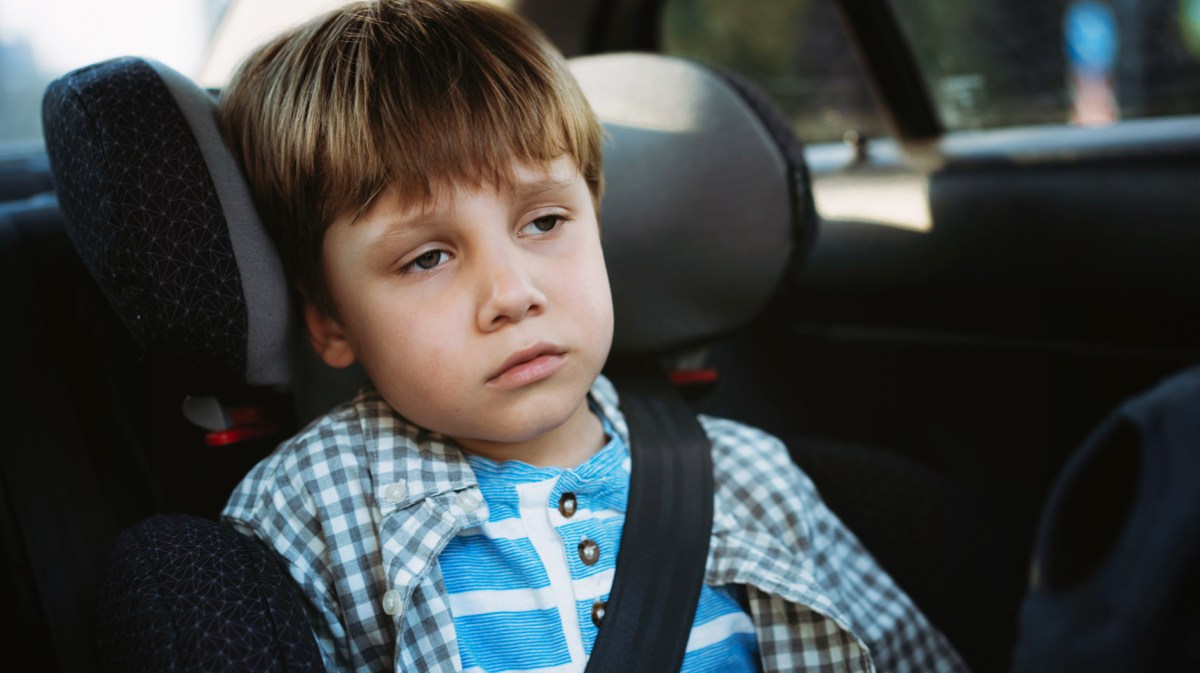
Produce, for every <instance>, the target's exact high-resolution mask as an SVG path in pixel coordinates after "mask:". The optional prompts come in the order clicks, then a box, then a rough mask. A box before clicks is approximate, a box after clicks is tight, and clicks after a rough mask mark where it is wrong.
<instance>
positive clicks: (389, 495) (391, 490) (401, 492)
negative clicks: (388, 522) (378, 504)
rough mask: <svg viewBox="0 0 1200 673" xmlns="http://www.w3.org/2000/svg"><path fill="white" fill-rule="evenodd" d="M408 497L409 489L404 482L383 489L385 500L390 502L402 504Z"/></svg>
mask: <svg viewBox="0 0 1200 673" xmlns="http://www.w3.org/2000/svg"><path fill="white" fill-rule="evenodd" d="M407 495H408V487H407V486H405V485H404V482H402V481H398V482H396V483H394V484H388V485H387V486H385V487H384V489H383V499H384V500H387V501H388V502H393V503H395V502H400V501H401V500H403V499H404V498H405V497H406V496H407Z"/></svg>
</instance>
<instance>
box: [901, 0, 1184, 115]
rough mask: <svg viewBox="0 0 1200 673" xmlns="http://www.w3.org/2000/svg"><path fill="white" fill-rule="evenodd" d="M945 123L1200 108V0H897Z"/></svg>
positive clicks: (1168, 112) (1161, 112) (1163, 112)
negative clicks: (1007, 0)
mask: <svg viewBox="0 0 1200 673" xmlns="http://www.w3.org/2000/svg"><path fill="white" fill-rule="evenodd" d="M890 2H891V7H892V9H893V10H894V12H895V14H896V17H897V19H898V21H899V23H900V27H901V29H902V30H903V31H904V33H905V35H906V36H907V37H908V41H909V43H910V45H911V46H912V50H913V54H914V56H915V57H916V60H917V62H918V64H919V66H920V68H921V70H922V71H923V74H924V77H925V81H926V83H927V85H928V88H929V92H930V95H931V97H932V98H933V100H934V103H935V104H936V106H937V109H938V110H939V112H940V114H941V118H942V122H943V123H944V124H945V126H946V127H947V128H949V129H974V128H991V127H1001V126H1015V125H1027V124H1057V123H1074V124H1083V125H1102V124H1107V123H1111V122H1114V121H1118V120H1121V119H1135V118H1145V117H1162V116H1170V115H1187V114H1195V113H1197V112H1200V0H1114V1H1112V2H1108V1H1105V0H1039V1H1037V2H962V1H961V0H890Z"/></svg>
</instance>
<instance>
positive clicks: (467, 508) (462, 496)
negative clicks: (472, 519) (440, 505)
mask: <svg viewBox="0 0 1200 673" xmlns="http://www.w3.org/2000/svg"><path fill="white" fill-rule="evenodd" d="M454 501H455V502H456V503H458V506H459V507H461V508H462V510H463V511H464V512H466V513H467V514H470V513H471V512H474V511H475V510H477V509H479V505H480V504H481V503H482V502H483V499H482V498H480V497H479V493H478V492H476V491H475V490H473V489H472V490H466V491H459V492H458V495H456V496H454Z"/></svg>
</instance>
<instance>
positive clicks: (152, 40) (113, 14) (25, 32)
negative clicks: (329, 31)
mask: <svg viewBox="0 0 1200 673" xmlns="http://www.w3.org/2000/svg"><path fill="white" fill-rule="evenodd" d="M226 1H227V0H171V1H170V2H163V1H162V0H105V1H104V2H96V1H95V0H53V1H50V2H46V1H43V0H2V1H0V145H3V146H12V145H14V144H20V145H25V144H30V145H32V144H40V143H41V137H42V122H41V109H42V95H43V94H44V93H45V91H46V85H47V84H49V83H50V82H51V81H52V80H54V79H55V78H57V77H60V76H62V75H64V74H66V73H67V72H69V71H71V70H73V69H75V68H78V67H82V66H85V65H89V64H91V63H96V62H98V61H103V60H105V59H109V58H114V57H117V56H129V55H136V56H145V57H148V58H153V59H156V60H158V61H161V62H163V63H166V64H167V65H169V66H171V67H172V68H175V69H176V70H179V71H180V72H183V73H184V74H187V75H189V76H195V74H196V73H197V72H198V69H199V67H200V65H201V62H202V60H203V58H204V55H205V50H206V48H207V46H208V40H209V36H210V34H211V32H212V29H213V27H214V26H215V25H216V22H217V20H218V18H219V17H220V15H221V11H222V8H223V7H224V5H225V3H226Z"/></svg>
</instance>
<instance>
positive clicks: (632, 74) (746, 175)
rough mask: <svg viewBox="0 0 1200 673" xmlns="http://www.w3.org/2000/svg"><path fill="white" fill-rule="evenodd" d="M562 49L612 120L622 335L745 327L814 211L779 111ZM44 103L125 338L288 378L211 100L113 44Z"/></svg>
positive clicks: (268, 284)
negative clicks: (118, 53)
mask: <svg viewBox="0 0 1200 673" xmlns="http://www.w3.org/2000/svg"><path fill="white" fill-rule="evenodd" d="M571 65H572V70H573V72H574V73H575V75H576V77H577V78H578V80H579V82H580V84H581V86H582V88H583V90H584V92H585V94H586V95H587V97H588V99H589V101H590V102H591V104H592V106H593V108H594V109H595V111H596V113H597V115H598V116H599V118H600V120H601V123H602V125H603V127H604V129H605V132H606V134H607V136H608V137H607V139H606V142H605V171H604V173H605V182H606V192H605V195H604V198H603V201H602V204H601V222H602V227H603V240H604V246H605V256H606V260H607V263H608V265H609V276H610V279H611V283H612V290H613V300H614V309H615V313H616V335H615V339H614V352H617V353H636V354H644V353H657V352H662V351H666V350H669V349H673V348H678V347H683V346H690V345H693V344H697V343H702V342H704V341H706V340H709V339H712V338H714V337H716V336H719V335H721V334H724V333H727V332H730V331H732V330H734V329H736V328H738V327H740V326H741V325H743V324H745V323H746V322H747V321H749V320H750V319H751V318H753V317H754V316H755V315H756V314H757V313H758V312H759V311H761V310H762V308H763V307H764V306H765V305H766V303H767V301H768V300H769V299H770V297H771V295H772V294H773V292H774V290H775V289H776V287H777V286H778V284H779V283H780V281H781V279H782V277H783V275H784V273H785V271H786V270H787V268H788V266H789V264H790V263H791V262H792V261H794V260H795V258H796V256H797V251H798V249H799V248H800V247H802V244H803V241H804V240H806V239H807V238H808V237H809V236H810V235H811V233H810V230H811V228H812V226H813V224H814V222H813V217H812V215H811V213H812V207H811V203H812V198H811V195H810V194H809V191H808V183H807V173H806V171H805V168H804V163H803V156H802V153H801V150H800V146H799V144H798V143H797V142H796V141H795V139H794V138H793V137H792V136H791V133H790V132H789V131H788V130H787V128H786V124H785V123H784V122H783V121H782V119H780V118H778V117H777V116H773V115H774V113H773V112H772V111H771V108H770V106H769V105H768V104H766V102H765V100H764V99H762V98H761V97H760V96H757V95H755V94H754V93H753V88H752V87H749V86H748V85H746V84H745V83H742V82H738V81H736V80H731V79H727V78H725V77H724V76H722V75H720V74H718V73H717V72H715V71H712V70H709V69H706V68H704V67H701V66H698V65H696V64H693V63H689V62H686V61H683V60H679V59H675V58H670V57H665V56H657V55H649V54H644V55H634V54H626V55H604V56H594V57H586V58H579V59H575V60H574V61H573V62H572V64H571ZM43 114H44V122H45V133H46V142H47V148H48V152H49V155H50V163H51V168H52V171H53V174H54V177H55V180H56V187H57V190H58V196H59V200H60V202H61V205H62V207H63V210H64V212H65V214H66V215H67V218H68V230H69V233H70V235H71V237H72V240H73V241H74V242H75V245H76V247H77V248H78V250H79V252H80V254H81V255H82V257H83V259H84V262H85V264H86V265H87V267H88V269H89V271H90V272H91V273H92V275H93V276H95V278H96V280H97V282H98V283H99V285H100V287H101V289H102V290H103V291H104V292H105V294H106V295H107V296H108V298H109V300H110V301H111V302H112V304H113V306H114V307H115V308H116V310H117V311H118V312H119V313H120V314H121V316H122V318H123V320H124V321H125V323H126V325H128V326H129V328H130V329H131V330H132V331H133V333H134V335H135V337H136V338H137V339H138V340H139V341H140V342H141V343H142V344H143V345H144V346H145V347H147V348H149V349H153V350H156V351H160V352H162V353H164V354H167V355H168V356H171V357H172V358H173V359H175V360H176V361H178V362H180V363H181V364H183V365H185V366H186V367H187V368H188V369H189V370H190V371H192V372H197V373H201V374H203V375H205V377H206V378H208V379H210V380H213V381H221V382H234V381H236V382H246V383H250V384H252V385H278V384H287V383H290V382H291V380H292V377H293V364H292V354H291V352H290V350H289V345H290V344H292V343H295V342H296V340H295V339H294V330H296V329H299V328H298V326H297V325H296V324H295V321H294V319H293V316H294V313H295V311H294V308H291V304H290V303H289V292H288V289H287V285H286V282H285V280H284V277H283V271H282V266H281V264H280V262H279V259H278V256H277V253H276V252H275V250H274V248H273V247H272V246H271V244H270V241H269V239H268V237H267V235H266V233H265V230H264V229H263V227H262V226H261V223H260V222H259V219H258V216H257V215H256V214H255V212H254V208H253V205H252V201H251V198H250V195H249V193H248V190H247V187H246V184H245V182H244V178H243V177H242V174H241V173H240V171H239V169H238V167H237V165H236V162H235V161H234V159H233V158H232V155H231V154H230V153H229V151H228V150H227V149H226V147H225V146H224V145H223V143H222V142H221V138H220V135H219V133H218V130H217V126H216V122H215V102H214V99H213V97H212V96H211V95H210V94H208V93H207V92H206V91H204V90H203V89H201V88H200V87H198V86H197V85H196V84H194V83H193V82H191V81H190V80H188V79H187V78H185V77H183V76H182V75H180V74H179V73H177V72H175V71H173V70H171V69H170V68H168V67H166V66H164V65H161V64H159V63H155V62H153V61H149V60H146V59H138V58H122V59H116V60H112V61H106V62H103V63H100V64H97V65H94V66H90V67H87V68H83V69H80V70H76V71H73V72H71V73H69V74H67V75H66V76H64V77H62V78H61V79H59V80H57V81H55V82H54V83H52V84H51V85H50V87H49V89H48V91H47V94H46V99H45V103H44V109H43ZM281 123H285V121H284V120H281Z"/></svg>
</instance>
